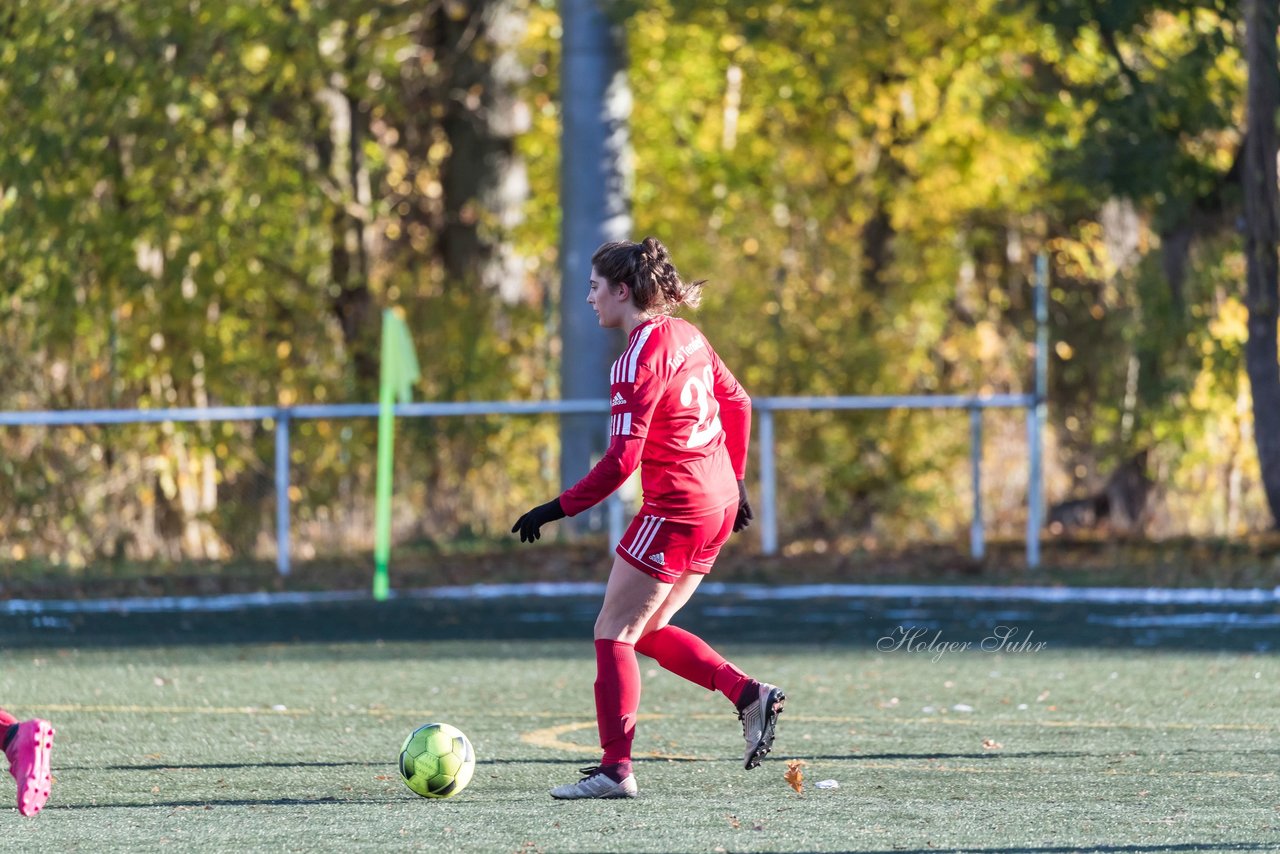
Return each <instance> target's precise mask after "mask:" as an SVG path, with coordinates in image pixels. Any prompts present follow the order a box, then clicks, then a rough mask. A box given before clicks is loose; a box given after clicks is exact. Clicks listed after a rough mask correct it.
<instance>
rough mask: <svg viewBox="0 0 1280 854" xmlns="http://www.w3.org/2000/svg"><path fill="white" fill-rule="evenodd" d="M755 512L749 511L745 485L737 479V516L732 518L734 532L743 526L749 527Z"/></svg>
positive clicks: (749, 506)
mask: <svg viewBox="0 0 1280 854" xmlns="http://www.w3.org/2000/svg"><path fill="white" fill-rule="evenodd" d="M754 518H756V514H754V513H752V512H751V502H750V501H748V500H747V485H746V484H745V483H743V482H742V481H738V518H736V519H734V520H733V532H734V533H735V534H736V533H738V532H739V531H741V530H742V529H743V528H749V527H751V520H752V519H754Z"/></svg>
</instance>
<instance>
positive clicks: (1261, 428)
mask: <svg viewBox="0 0 1280 854" xmlns="http://www.w3.org/2000/svg"><path fill="white" fill-rule="evenodd" d="M1278 22H1280V7H1278V6H1277V4H1276V3H1275V2H1274V0H1272V1H1271V2H1268V0H1250V2H1249V3H1248V5H1247V7H1246V11H1245V56H1246V58H1247V60H1248V66H1249V86H1248V120H1249V129H1248V134H1247V136H1246V138H1245V163H1244V178H1243V183H1244V211H1245V243H1244V245H1245V256H1246V260H1247V265H1248V272H1247V281H1248V287H1247V292H1246V298H1245V301H1246V304H1247V306H1248V309H1249V340H1248V342H1247V343H1246V344H1245V369H1246V370H1247V371H1248V374H1249V385H1250V388H1251V390H1252V393H1253V420H1254V431H1253V435H1254V440H1255V441H1256V442H1257V445H1258V463H1259V465H1260V467H1261V469H1262V485H1263V489H1264V490H1265V491H1266V495H1267V504H1268V506H1269V507H1270V509H1271V518H1272V524H1273V526H1274V527H1277V528H1280V354H1278V353H1277V342H1276V336H1277V328H1276V324H1277V319H1278V316H1277V304H1278V303H1280V260H1278V259H1277V254H1276V253H1277V249H1278V248H1280V191H1278V190H1277V186H1276V151H1277V146H1276V120H1275V116H1276V109H1277V107H1280V66H1278V65H1277V45H1276V25H1277V23H1278Z"/></svg>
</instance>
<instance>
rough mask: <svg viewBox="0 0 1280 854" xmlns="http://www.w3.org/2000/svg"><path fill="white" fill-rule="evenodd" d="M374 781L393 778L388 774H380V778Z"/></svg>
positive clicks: (377, 777)
mask: <svg viewBox="0 0 1280 854" xmlns="http://www.w3.org/2000/svg"><path fill="white" fill-rule="evenodd" d="M373 779H375V780H390V779H391V778H390V777H389V776H387V775H386V774H379V775H378V776H376V777H374V778H373Z"/></svg>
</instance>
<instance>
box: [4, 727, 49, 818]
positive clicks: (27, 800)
mask: <svg viewBox="0 0 1280 854" xmlns="http://www.w3.org/2000/svg"><path fill="white" fill-rule="evenodd" d="M53 732H54V730H53V726H52V725H50V723H49V722H48V721H42V720H40V719H39V718H35V719H33V720H29V721H23V722H22V723H20V724H18V731H17V732H16V733H15V734H14V736H13V740H12V741H10V742H9V746H8V747H6V748H5V750H4V755H5V756H7V757H8V758H9V773H10V774H12V775H13V779H14V780H16V781H17V783H18V812H20V813H22V814H23V815H35V814H36V813H38V812H40V810H41V809H43V808H44V805H45V802H46V801H47V800H49V790H50V789H51V788H52V786H53V777H52V776H50V774H49V754H50V753H51V752H52V751H53Z"/></svg>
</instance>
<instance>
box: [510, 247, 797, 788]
mask: <svg viewBox="0 0 1280 854" xmlns="http://www.w3.org/2000/svg"><path fill="white" fill-rule="evenodd" d="M591 265H592V267H591V284H590V291H589V293H588V294H587V302H588V303H590V304H591V307H592V308H593V309H594V310H595V312H596V314H597V315H598V316H599V319H600V325H601V326H602V327H604V328H606V329H615V328H619V327H621V328H622V329H624V330H625V331H626V332H627V335H628V339H627V348H626V350H625V351H623V353H622V355H621V356H620V357H619V358H618V360H617V361H616V362H614V363H613V368H612V370H611V372H610V388H609V397H610V400H611V402H612V408H611V416H610V421H609V423H610V430H609V432H610V443H609V449H608V451H607V452H606V453H605V455H604V457H603V458H602V459H601V460H600V462H598V463H597V464H596V465H595V467H594V468H592V470H591V471H590V472H589V473H588V474H587V475H586V477H584V478H583V479H582V480H580V481H579V482H578V483H576V484H575V485H573V486H572V487H570V488H569V489H567V490H565V491H564V492H563V493H561V495H560V496H559V497H557V498H555V499H554V500H552V501H549V502H547V503H546V504H542V505H539V506H537V507H535V508H533V509H532V510H530V511H529V512H528V513H525V514H524V515H523V516H521V517H520V519H519V520H518V521H517V522H516V524H515V526H514V527H513V528H512V529H511V531H512V533H515V532H517V531H518V532H519V533H520V540H521V542H526V541H527V542H533V541H534V540H536V539H538V538H539V537H540V536H541V533H540V530H539V529H540V528H541V527H542V526H543V525H545V524H546V523H548V522H551V521H554V520H556V519H561V518H563V517H565V516H574V515H577V514H578V513H581V512H582V511H583V510H586V509H587V508H589V507H592V506H593V505H595V504H597V503H599V502H600V501H603V500H604V499H605V498H606V497H607V496H608V495H609V494H611V493H612V492H613V491H614V490H615V489H617V488H618V487H619V486H621V485H622V483H623V482H624V481H625V480H626V479H627V477H628V476H630V474H631V473H632V472H633V471H635V469H636V466H640V477H641V483H642V486H643V489H644V503H643V506H642V507H641V509H640V513H639V514H638V515H637V516H636V517H635V519H633V520H632V522H631V525H630V527H628V528H627V531H626V533H625V534H624V535H623V537H622V541H621V542H620V543H619V544H618V548H617V557H616V558H615V559H614V561H613V567H612V569H611V570H610V573H609V581H608V584H607V585H606V588H605V594H604V604H603V606H602V607H601V609H600V615H599V616H598V617H597V618H596V626H595V646H596V683H595V695H596V721H597V724H598V725H599V730H600V746H601V748H603V751H604V755H603V757H602V758H601V760H600V763H599V764H598V765H595V766H592V767H590V768H584V769H583V771H582V773H583V774H584V775H585V776H584V778H583V779H582V780H579V781H578V782H577V783H571V784H568V785H565V786H558V787H557V788H555V789H552V790H551V795H552V797H555V798H564V799H574V798H633V797H635V796H636V794H637V791H638V789H637V787H636V778H635V775H634V774H633V773H632V769H631V743H632V740H633V739H634V737H635V724H636V713H637V710H638V709H639V705H640V668H639V665H638V664H637V662H636V652H641V653H644V654H645V655H647V656H650V657H652V658H654V659H655V660H656V661H657V662H658V664H660V665H661V666H662V667H663V668H665V669H667V670H670V671H671V672H672V673H675V674H676V675H678V676H681V677H683V678H685V679H688V680H689V681H690V682H694V683H696V684H698V685H701V686H702V687H704V688H707V689H709V690H713V691H719V692H720V693H722V694H724V695H725V696H726V697H727V698H728V699H729V700H730V701H731V702H733V703H734V705H735V706H736V707H737V709H738V717H739V719H740V720H741V721H742V733H743V738H744V739H745V740H746V753H745V754H744V757H743V764H744V766H745V767H746V768H747V769H748V770H750V769H752V768H755V767H756V766H757V765H759V764H760V760H761V759H763V758H764V756H765V754H767V753H768V752H769V750H770V749H771V748H772V747H773V739H774V729H775V726H776V723H777V718H778V714H779V713H780V712H781V711H782V708H783V701H784V700H785V699H786V697H785V695H784V694H783V692H782V691H781V690H780V689H779V688H777V687H776V686H774V685H770V684H768V683H766V682H758V681H756V680H755V679H752V678H751V677H749V676H748V675H747V674H745V673H743V672H742V671H741V670H739V669H738V668H737V667H735V666H734V665H733V664H731V663H729V662H728V661H726V660H725V659H724V657H723V656H721V655H720V654H719V653H717V652H716V651H715V650H714V649H712V648H711V647H710V646H709V645H708V644H707V643H706V642H705V641H703V640H702V639H701V638H699V637H697V636H696V635H693V634H691V633H689V632H687V631H685V630H684V629H680V628H677V627H676V626H673V625H670V622H671V618H672V617H674V616H675V614H676V612H677V611H679V610H680V608H681V607H682V606H683V605H684V604H685V603H686V602H688V601H689V597H690V596H692V595H693V592H694V591H695V590H696V589H697V587H698V583H699V582H700V581H702V578H703V576H704V575H706V574H707V573H708V572H710V571H711V566H712V564H713V563H714V562H715V559H716V556H717V555H718V554H719V552H720V548H721V546H723V545H724V543H725V541H726V540H728V538H729V534H730V532H731V531H740V530H742V529H743V528H745V527H747V525H749V524H750V522H751V518H752V514H751V505H750V504H749V503H748V501H747V493H746V488H745V486H744V484H743V478H744V477H745V473H746V465H747V442H748V438H749V435H750V431H751V398H749V397H748V396H747V393H746V392H745V391H744V390H743V389H742V386H741V385H739V384H738V381H737V380H736V379H734V376H733V374H731V373H730V372H729V369H728V368H726V367H725V366H724V364H723V363H722V362H721V361H720V359H719V358H718V357H717V356H716V353H715V351H714V350H713V349H711V345H710V344H709V343H708V342H707V339H706V338H705V337H704V336H703V335H702V333H701V332H700V331H699V330H698V328H697V327H696V326H694V325H693V324H692V323H689V322H688V321H685V320H681V319H678V318H675V317H672V316H671V313H672V311H673V310H675V309H676V308H679V307H681V306H688V307H690V308H696V307H697V305H698V302H699V300H700V297H701V291H702V285H703V282H693V283H688V284H686V283H685V282H683V281H682V280H681V278H680V275H679V273H678V272H677V271H676V268H675V267H674V266H673V265H672V263H671V257H670V255H669V254H668V252H667V249H666V247H665V246H663V245H662V244H661V243H660V242H659V241H657V240H655V239H654V238H652V237H650V238H646V239H645V241H644V242H643V243H631V242H629V241H617V242H614V243H606V244H604V245H603V246H601V247H600V248H599V249H597V250H596V252H595V254H594V255H593V256H592V259H591Z"/></svg>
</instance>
